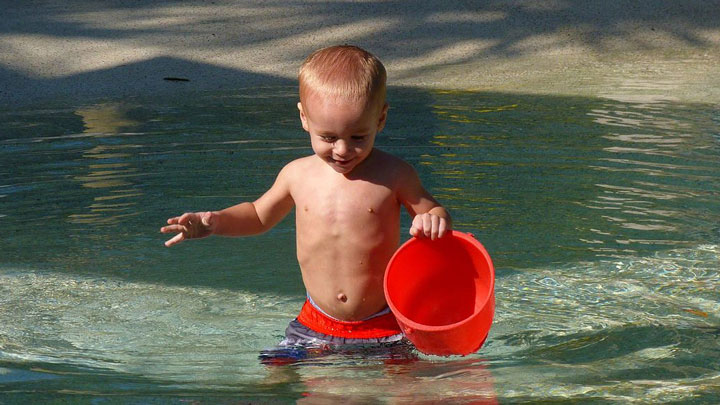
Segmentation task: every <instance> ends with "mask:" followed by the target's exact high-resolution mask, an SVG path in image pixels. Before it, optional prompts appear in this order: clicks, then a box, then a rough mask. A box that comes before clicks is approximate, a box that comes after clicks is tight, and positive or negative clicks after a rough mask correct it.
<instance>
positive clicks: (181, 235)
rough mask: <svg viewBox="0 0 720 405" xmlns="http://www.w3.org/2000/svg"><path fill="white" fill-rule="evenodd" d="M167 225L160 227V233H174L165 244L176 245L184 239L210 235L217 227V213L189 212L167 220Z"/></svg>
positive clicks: (168, 245)
mask: <svg viewBox="0 0 720 405" xmlns="http://www.w3.org/2000/svg"><path fill="white" fill-rule="evenodd" d="M167 223H168V225H167V226H163V227H162V228H160V232H162V233H175V232H177V235H175V236H174V237H173V238H172V239H169V240H168V241H166V242H165V246H167V247H170V246H172V245H176V244H178V243H180V242H182V241H184V240H185V239H197V238H204V237H206V236H210V235H211V234H212V233H213V232H214V231H215V228H216V227H217V214H216V213H214V212H211V211H208V212H191V213H185V214H182V215H181V216H179V217H174V218H170V219H168V220H167Z"/></svg>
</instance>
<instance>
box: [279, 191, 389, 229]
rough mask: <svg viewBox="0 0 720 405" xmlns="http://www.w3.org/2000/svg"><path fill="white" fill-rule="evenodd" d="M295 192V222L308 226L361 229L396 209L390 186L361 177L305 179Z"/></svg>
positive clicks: (384, 219) (381, 220) (370, 226)
mask: <svg viewBox="0 0 720 405" xmlns="http://www.w3.org/2000/svg"><path fill="white" fill-rule="evenodd" d="M294 194H295V195H293V198H294V200H295V204H296V209H297V221H298V225H304V226H309V227H317V228H327V227H330V228H333V227H335V226H339V227H343V228H346V229H347V228H356V229H358V230H362V229H363V228H373V224H374V223H380V222H384V221H388V220H391V219H393V218H394V217H397V216H398V213H399V206H398V201H397V198H396V196H395V195H394V193H393V192H392V190H390V188H389V187H387V186H385V185H382V184H375V183H372V182H369V181H364V180H354V181H349V180H344V181H337V180H336V181H330V182H328V181H324V182H323V181H308V182H306V184H304V185H303V186H302V187H300V188H298V190H297V192H296V193H294ZM391 222H394V221H391ZM367 230H369V229H367Z"/></svg>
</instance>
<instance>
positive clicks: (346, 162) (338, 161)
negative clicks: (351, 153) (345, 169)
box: [331, 158, 353, 166]
mask: <svg viewBox="0 0 720 405" xmlns="http://www.w3.org/2000/svg"><path fill="white" fill-rule="evenodd" d="M331 159H332V158H331ZM332 161H333V163H335V164H336V165H338V166H347V165H349V164H350V162H352V161H353V159H346V160H338V159H332Z"/></svg>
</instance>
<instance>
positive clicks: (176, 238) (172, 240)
mask: <svg viewBox="0 0 720 405" xmlns="http://www.w3.org/2000/svg"><path fill="white" fill-rule="evenodd" d="M184 240H185V233H184V232H180V233H179V234H177V235H175V236H173V237H172V238H170V239H168V240H167V241H165V246H167V247H170V246H172V245H177V244H178V243H180V242H182V241H184Z"/></svg>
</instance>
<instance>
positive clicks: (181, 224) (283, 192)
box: [160, 165, 295, 247]
mask: <svg viewBox="0 0 720 405" xmlns="http://www.w3.org/2000/svg"><path fill="white" fill-rule="evenodd" d="M289 166H290V165H287V166H285V168H283V170H281V171H280V173H279V174H278V177H277V179H276V180H275V183H274V184H273V185H272V187H270V189H269V190H268V191H267V192H265V194H263V195H262V197H260V198H258V199H257V200H256V201H254V202H252V203H250V202H244V203H241V204H237V205H234V206H232V207H229V208H225V209H224V210H222V211H211V212H195V213H185V214H183V215H181V216H179V217H173V218H170V219H168V220H167V223H168V225H167V226H164V227H162V228H160V232H162V233H177V235H175V236H174V237H172V238H171V239H169V240H168V241H166V242H165V246H168V247H170V246H172V245H175V244H178V243H180V242H182V241H184V240H186V239H196V238H204V237H206V236H210V235H213V234H215V235H224V236H245V235H256V234H259V233H263V232H265V231H267V230H269V229H270V228H272V227H273V226H275V225H276V224H277V223H278V222H280V220H282V219H283V218H284V217H285V215H287V213H288V212H290V210H291V209H292V207H293V206H294V204H295V203H294V201H293V199H292V196H291V195H290V185H289V177H290V171H291V170H290V169H289Z"/></svg>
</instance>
